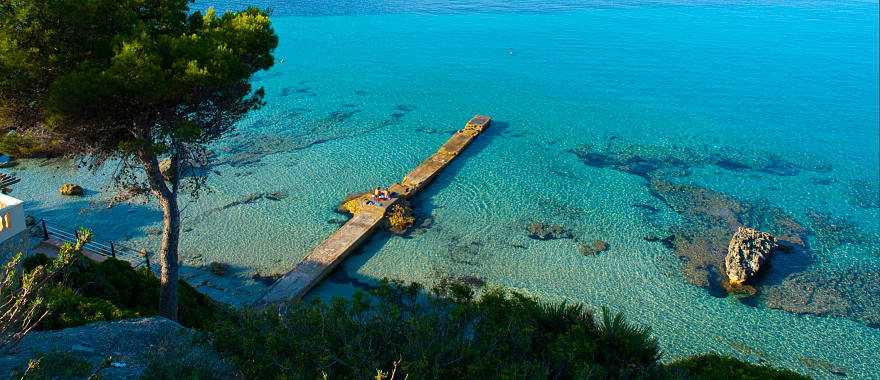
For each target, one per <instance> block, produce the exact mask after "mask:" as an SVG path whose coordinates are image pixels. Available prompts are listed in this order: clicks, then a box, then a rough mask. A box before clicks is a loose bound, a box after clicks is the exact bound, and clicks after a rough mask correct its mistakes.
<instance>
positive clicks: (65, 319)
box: [39, 285, 140, 330]
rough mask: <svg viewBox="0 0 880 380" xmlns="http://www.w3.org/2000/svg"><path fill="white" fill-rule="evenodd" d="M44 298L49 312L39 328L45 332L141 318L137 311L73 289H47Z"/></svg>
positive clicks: (57, 286) (58, 287) (61, 287)
mask: <svg viewBox="0 0 880 380" xmlns="http://www.w3.org/2000/svg"><path fill="white" fill-rule="evenodd" d="M43 297H45V308H46V311H48V313H47V314H46V317H44V318H43V320H42V321H40V324H39V328H40V329H43V330H54V329H62V328H66V327H72V326H79V325H84V324H87V323H90V322H97V321H109V320H114V319H123V318H133V317H138V316H140V315H139V314H138V313H137V312H136V311H133V310H127V309H120V308H119V307H117V306H116V305H114V304H112V303H110V302H109V301H107V300H104V299H101V298H90V297H84V296H82V295H79V294H77V293H76V292H75V291H73V290H72V289H70V288H67V287H64V286H60V285H56V286H52V287H49V288H48V289H46V291H45V292H44V294H43Z"/></svg>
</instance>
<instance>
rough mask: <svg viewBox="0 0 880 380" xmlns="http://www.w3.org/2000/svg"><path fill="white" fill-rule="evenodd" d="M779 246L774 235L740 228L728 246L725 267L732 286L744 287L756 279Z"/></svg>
mask: <svg viewBox="0 0 880 380" xmlns="http://www.w3.org/2000/svg"><path fill="white" fill-rule="evenodd" d="M777 246H778V243H777V242H776V239H775V238H774V237H773V235H770V234H768V233H766V232H761V231H758V230H756V229H754V228H748V227H739V228H737V230H736V232H735V233H734V234H733V237H732V238H731V239H730V243H729V244H728V246H727V257H725V258H724V266H725V268H726V269H727V280H728V281H729V282H730V284H731V285H742V284H744V283H745V282H746V281H748V280H750V279H751V278H752V277H754V276H755V275H756V274H757V273H758V271H760V270H761V267H762V266H763V265H764V263H765V262H766V261H767V259H769V258H770V255H771V254H772V252H773V249H775V248H776V247H777Z"/></svg>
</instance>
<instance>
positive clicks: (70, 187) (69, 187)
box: [58, 183, 86, 197]
mask: <svg viewBox="0 0 880 380" xmlns="http://www.w3.org/2000/svg"><path fill="white" fill-rule="evenodd" d="M58 192H60V193H61V195H68V196H77V197H81V196H83V195H85V193H86V191H85V189H83V188H82V186H80V185H75V184H72V183H65V184H63V185H61V187H60V188H58Z"/></svg>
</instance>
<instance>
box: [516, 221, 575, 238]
mask: <svg viewBox="0 0 880 380" xmlns="http://www.w3.org/2000/svg"><path fill="white" fill-rule="evenodd" d="M526 233H527V234H526V236H528V237H529V239H534V240H555V239H573V238H574V234H573V233H572V232H571V230H569V229H568V228H566V227H564V226H563V225H561V224H548V223H544V222H532V223H529V225H528V226H527V227H526Z"/></svg>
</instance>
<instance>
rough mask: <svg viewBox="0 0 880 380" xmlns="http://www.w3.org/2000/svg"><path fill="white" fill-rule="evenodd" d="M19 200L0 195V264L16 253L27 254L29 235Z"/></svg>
mask: <svg viewBox="0 0 880 380" xmlns="http://www.w3.org/2000/svg"><path fill="white" fill-rule="evenodd" d="M21 203H22V202H21V200H19V199H16V198H13V197H10V196H9V195H6V194H2V193H0V263H5V262H6V261H7V260H9V258H11V257H12V256H14V255H16V254H18V253H25V254H26V253H27V251H28V249H29V246H30V234H29V232H28V229H27V226H26V225H25V215H24V207H23V206H22V204H21Z"/></svg>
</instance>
